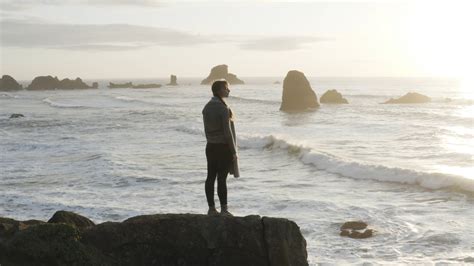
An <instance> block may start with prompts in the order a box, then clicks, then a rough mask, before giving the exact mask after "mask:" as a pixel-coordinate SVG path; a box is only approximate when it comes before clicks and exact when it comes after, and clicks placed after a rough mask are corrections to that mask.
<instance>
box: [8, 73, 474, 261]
mask: <svg viewBox="0 0 474 266" xmlns="http://www.w3.org/2000/svg"><path fill="white" fill-rule="evenodd" d="M242 79H244V80H245V81H246V84H245V85H231V86H230V90H231V92H230V97H229V98H228V99H227V102H228V104H229V106H231V108H232V110H233V112H234V114H235V124H236V131H237V135H238V146H239V158H240V167H241V169H240V170H241V177H240V178H233V177H232V176H229V177H228V182H227V183H228V201H229V210H230V211H231V212H232V213H233V214H234V215H237V216H246V215H253V214H258V215H261V216H274V217H284V218H288V219H291V220H293V221H295V222H296V223H297V224H298V225H299V226H300V229H301V232H302V234H303V235H304V237H305V239H306V241H307V250H308V260H309V263H310V265H317V264H346V263H350V264H364V265H365V264H369V265H370V264H433V263H440V264H463V263H464V264H469V263H474V227H473V226H472V220H473V218H474V208H473V206H474V174H473V173H474V170H473V169H474V165H473V155H474V141H473V136H474V127H473V125H474V123H473V122H474V120H473V118H474V102H473V99H472V98H473V97H472V94H470V90H467V89H466V88H463V87H462V85H461V83H459V82H458V81H456V80H449V79H427V78H336V77H334V78H317V77H314V78H309V80H310V83H311V85H312V87H313V90H314V91H315V92H316V94H317V96H318V99H319V97H320V96H321V95H322V94H323V93H324V92H325V91H326V90H329V89H337V90H338V91H339V92H341V93H342V94H343V96H344V97H345V98H347V100H348V101H349V104H346V105H325V104H322V105H321V107H320V108H319V109H318V110H316V111H314V112H302V113H284V112H281V111H279V107H280V103H281V94H282V85H281V84H274V82H275V81H280V82H282V78H281V77H266V78H265V77H263V78H242ZM92 81H98V82H99V84H100V86H99V89H97V90H92V89H91V90H74V91H59V90H57V91H19V92H0V139H1V142H0V154H1V160H0V171H1V172H0V216H1V217H11V218H15V219H20V220H22V219H24V220H25V219H40V220H47V219H49V218H50V217H51V216H52V215H53V213H54V212H55V211H57V210H70V211H74V212H77V213H79V214H82V215H84V216H87V217H89V218H91V219H92V220H93V221H94V222H96V223H99V222H103V221H121V220H124V219H126V218H128V217H131V216H135V215H141V214H152V213H202V214H204V213H206V212H207V203H206V198H205V193H204V181H205V179H206V158H205V153H204V149H205V145H206V141H205V136H204V132H203V123H202V114H201V110H202V108H203V106H204V105H205V104H206V103H207V101H208V100H209V99H210V97H211V90H210V86H203V85H199V82H200V79H198V78H179V79H178V82H179V83H180V85H179V86H176V87H167V86H165V87H162V88H158V89H107V88H106V85H107V84H108V82H109V81H112V82H125V81H133V82H134V83H137V84H138V83H148V82H150V83H151V82H153V83H156V82H161V83H162V84H165V83H166V82H167V80H166V79H148V80H144V79H142V80H133V79H127V80H125V79H124V80H112V79H111V80H91V81H88V83H89V84H90V83H91V82H92ZM27 83H28V82H26V83H23V84H24V85H27ZM407 92H418V93H422V94H425V95H427V96H430V97H431V98H432V102H431V103H427V104H409V105H384V104H380V103H382V102H384V101H386V100H388V99H389V98H391V97H399V96H402V95H404V94H405V93H407ZM12 113H21V114H23V115H24V116H25V117H24V118H18V119H9V116H10V115H11V114H12ZM215 200H216V205H217V206H219V203H218V198H217V193H216V198H215ZM350 220H363V221H366V222H367V223H368V224H369V227H370V228H373V229H375V230H376V232H375V235H374V236H373V237H372V238H368V239H362V240H358V239H351V238H347V237H341V236H339V232H340V231H339V227H340V226H341V224H342V223H344V222H345V221H350Z"/></svg>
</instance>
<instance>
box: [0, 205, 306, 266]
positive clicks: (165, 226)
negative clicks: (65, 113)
mask: <svg viewBox="0 0 474 266" xmlns="http://www.w3.org/2000/svg"><path fill="white" fill-rule="evenodd" d="M53 218H54V219H53ZM53 218H52V219H50V221H48V223H45V222H42V221H37V220H29V221H16V220H13V219H8V218H0V264H1V265H197V266H199V265H229V266H233V265H236V266H237V265H239V266H240V265H276V266H280V265H281V266H283V265H294V266H299V265H308V262H307V252H306V241H305V239H304V237H303V236H302V235H301V232H300V229H299V227H298V226H297V225H296V224H295V223H294V222H292V221H289V220H287V219H282V218H270V217H260V216H257V215H250V216H246V217H225V216H207V215H198V214H156V215H143V216H137V217H132V218H129V219H127V220H125V221H123V222H105V223H101V224H98V225H94V224H93V222H92V221H90V220H89V219H87V218H86V217H83V216H80V215H77V214H74V213H69V212H63V213H61V214H55V215H54V217H53Z"/></svg>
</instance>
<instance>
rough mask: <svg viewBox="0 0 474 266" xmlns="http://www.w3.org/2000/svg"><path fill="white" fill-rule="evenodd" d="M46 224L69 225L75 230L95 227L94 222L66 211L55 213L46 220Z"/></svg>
mask: <svg viewBox="0 0 474 266" xmlns="http://www.w3.org/2000/svg"><path fill="white" fill-rule="evenodd" d="M48 223H56V224H57V223H64V224H70V225H73V226H75V227H77V228H86V227H90V226H94V225H95V224H94V222H92V221H91V220H89V219H88V218H87V217H84V216H81V215H79V214H76V213H73V212H68V211H57V212H56V213H55V214H54V215H53V217H51V219H49V220H48Z"/></svg>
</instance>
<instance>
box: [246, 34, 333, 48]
mask: <svg viewBox="0 0 474 266" xmlns="http://www.w3.org/2000/svg"><path fill="white" fill-rule="evenodd" d="M330 40H331V39H328V38H320V37H310V36H282V37H266V38H257V39H251V40H248V41H245V42H243V43H242V44H240V48H242V49H245V50H259V51H286V50H298V49H302V48H304V46H305V45H306V44H309V43H315V42H324V41H330Z"/></svg>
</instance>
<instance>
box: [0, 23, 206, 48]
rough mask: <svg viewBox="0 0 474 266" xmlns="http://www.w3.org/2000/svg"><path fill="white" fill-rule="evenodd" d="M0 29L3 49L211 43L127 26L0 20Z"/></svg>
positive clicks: (176, 33) (173, 32)
mask: <svg viewBox="0 0 474 266" xmlns="http://www.w3.org/2000/svg"><path fill="white" fill-rule="evenodd" d="M0 26H1V28H2V30H1V31H0V43H1V46H2V47H22V48H51V49H72V50H102V51H103V50H107V49H110V50H130V49H139V48H143V47H148V46H155V45H161V46H191V45H197V44H203V43H210V42H212V40H211V39H209V38H208V39H206V38H205V37H202V36H199V35H195V34H190V33H187V32H183V31H177V30H173V29H168V28H156V27H147V26H135V25H128V24H108V25H107V24H106V25H97V24H93V25H75V24H54V23H30V22H27V21H24V20H3V21H1V22H0Z"/></svg>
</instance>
